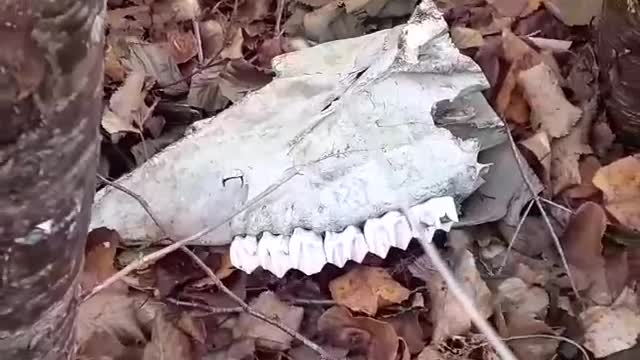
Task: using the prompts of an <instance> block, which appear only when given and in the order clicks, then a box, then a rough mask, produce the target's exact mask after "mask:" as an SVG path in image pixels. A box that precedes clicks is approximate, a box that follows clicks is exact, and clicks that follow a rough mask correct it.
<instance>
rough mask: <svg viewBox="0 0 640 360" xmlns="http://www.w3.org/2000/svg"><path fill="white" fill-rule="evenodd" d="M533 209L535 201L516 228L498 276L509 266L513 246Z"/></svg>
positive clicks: (528, 207) (530, 204)
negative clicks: (508, 261)
mask: <svg viewBox="0 0 640 360" xmlns="http://www.w3.org/2000/svg"><path fill="white" fill-rule="evenodd" d="M532 207H533V201H532V202H530V203H529V206H527V210H525V212H524V214H523V215H522V218H520V222H519V223H518V226H517V227H516V231H515V232H514V233H513V235H512V236H511V241H510V242H509V247H507V252H506V254H505V256H504V260H502V265H500V268H499V269H498V272H497V274H496V275H500V274H502V269H504V267H505V266H506V265H507V260H509V255H511V250H512V249H513V244H515V242H516V239H517V238H518V234H519V233H520V229H522V225H523V224H524V221H525V220H526V219H527V216H529V212H530V211H531V208H532Z"/></svg>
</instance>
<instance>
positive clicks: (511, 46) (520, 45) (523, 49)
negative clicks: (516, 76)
mask: <svg viewBox="0 0 640 360" xmlns="http://www.w3.org/2000/svg"><path fill="white" fill-rule="evenodd" d="M502 48H503V50H504V52H503V55H504V58H505V60H507V61H509V62H510V63H512V64H513V63H515V62H519V64H518V66H519V69H521V70H528V69H530V68H532V67H534V66H535V65H538V64H539V63H541V62H542V57H541V56H540V54H539V53H538V52H537V51H535V50H534V49H533V48H532V47H531V46H529V44H527V43H526V42H525V41H524V40H522V39H520V38H519V37H518V36H517V35H516V34H514V33H513V32H512V31H511V30H510V29H509V28H505V29H503V30H502Z"/></svg>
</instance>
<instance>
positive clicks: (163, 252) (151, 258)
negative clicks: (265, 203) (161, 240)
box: [83, 168, 298, 301]
mask: <svg viewBox="0 0 640 360" xmlns="http://www.w3.org/2000/svg"><path fill="white" fill-rule="evenodd" d="M296 175H298V172H297V171H296V170H295V169H294V168H291V169H289V170H287V171H285V173H284V174H283V177H282V179H281V180H280V181H278V182H276V183H274V184H272V185H271V186H269V187H268V188H266V189H265V190H264V191H263V192H261V193H260V194H258V195H257V196H256V197H255V198H253V199H251V200H250V201H248V202H247V203H246V204H245V205H244V206H242V207H241V208H240V209H238V210H236V211H234V212H233V213H231V214H230V215H229V216H227V217H226V218H224V219H223V220H222V221H220V222H219V223H217V224H216V225H215V226H210V227H206V228H204V229H202V230H200V231H198V232H197V233H195V234H193V235H190V236H188V237H186V238H184V239H181V240H179V241H176V242H174V243H173V244H171V245H168V246H167V247H164V248H162V249H160V250H158V251H154V252H152V253H150V254H147V255H145V256H143V257H142V258H140V259H137V260H136V261H134V262H132V263H130V264H129V265H127V266H125V267H124V268H122V269H121V270H120V271H118V272H117V273H115V274H113V275H111V276H110V277H108V278H107V279H105V280H104V281H103V282H102V283H100V284H99V285H97V286H96V287H94V288H93V289H92V290H91V292H90V293H89V294H88V295H86V296H84V297H83V301H86V300H87V299H89V298H91V297H92V296H94V295H95V294H97V293H98V292H100V291H102V290H104V289H105V288H107V287H109V286H111V285H112V284H113V283H115V282H116V281H118V280H120V279H121V278H122V277H124V276H126V275H128V274H129V273H130V272H132V271H134V270H137V269H139V268H141V267H143V266H145V265H147V264H150V263H152V262H155V261H157V260H159V259H162V258H163V257H165V256H167V255H168V254H170V253H172V252H174V251H176V250H178V249H179V248H180V247H182V246H183V245H186V244H188V243H190V242H192V241H194V240H197V239H199V238H201V237H203V236H204V235H206V234H208V233H210V232H212V231H214V230H216V229H217V228H219V227H220V226H222V225H224V224H226V223H228V222H229V221H231V220H232V219H233V218H234V217H236V216H237V215H238V214H240V213H242V212H244V211H246V210H247V209H249V208H251V207H253V206H255V205H256V204H257V203H258V202H260V201H261V200H262V199H264V198H265V197H267V196H269V194H271V193H272V192H274V191H275V190H277V189H278V188H279V187H280V186H282V185H283V184H285V183H286V182H287V181H289V180H291V179H292V178H293V177H294V176H296ZM117 189H118V190H121V189H120V188H117ZM125 193H126V194H128V195H130V196H132V197H133V198H134V199H136V200H140V196H138V195H137V194H135V193H134V194H135V195H131V194H132V193H133V192H131V191H129V192H125ZM141 204H142V203H141ZM143 208H144V206H143ZM148 209H149V207H148V204H147V208H145V211H148ZM152 219H153V218H152ZM156 220H157V219H156ZM156 220H154V222H155V221H156ZM156 225H158V224H156ZM159 228H160V229H161V230H162V229H163V227H162V226H159Z"/></svg>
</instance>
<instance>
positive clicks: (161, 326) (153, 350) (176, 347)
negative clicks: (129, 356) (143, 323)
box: [143, 313, 193, 360]
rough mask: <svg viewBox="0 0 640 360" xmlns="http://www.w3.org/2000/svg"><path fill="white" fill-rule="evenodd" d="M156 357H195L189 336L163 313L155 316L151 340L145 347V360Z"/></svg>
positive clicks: (152, 359)
mask: <svg viewBox="0 0 640 360" xmlns="http://www.w3.org/2000/svg"><path fill="white" fill-rule="evenodd" d="M156 359H172V360H191V359H193V355H192V348H191V342H190V340H189V337H188V336H187V335H186V334H185V333H184V332H183V331H182V330H180V329H179V328H177V327H176V325H175V324H174V323H173V322H172V321H170V320H168V319H167V317H166V315H165V314H163V313H160V314H157V315H156V317H155V318H154V321H153V327H152V331H151V342H149V343H148V344H147V346H146V347H145V349H144V356H143V360H156Z"/></svg>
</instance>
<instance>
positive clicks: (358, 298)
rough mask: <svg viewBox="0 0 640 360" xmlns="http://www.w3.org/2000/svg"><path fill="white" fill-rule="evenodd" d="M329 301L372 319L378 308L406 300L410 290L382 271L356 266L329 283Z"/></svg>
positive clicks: (375, 268)
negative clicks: (371, 316) (330, 298)
mask: <svg viewBox="0 0 640 360" xmlns="http://www.w3.org/2000/svg"><path fill="white" fill-rule="evenodd" d="M329 289H330V290H331V297H332V298H333V299H334V300H335V301H336V302H337V303H338V304H339V305H343V306H346V307H348V308H349V309H351V310H353V311H361V312H364V313H365V314H368V315H375V314H376V313H377V312H378V308H381V307H384V306H386V305H389V304H398V303H401V302H403V301H405V300H407V299H408V298H409V294H410V292H409V290H408V289H406V288H405V287H404V286H402V285H400V284H399V283H398V282H397V281H395V280H394V279H393V278H392V277H391V275H389V273H388V272H387V271H386V270H385V269H382V268H378V267H371V266H357V267H355V268H354V269H353V270H351V271H350V272H348V273H347V274H345V275H343V276H340V277H338V278H335V279H333V280H331V282H330V283H329Z"/></svg>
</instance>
